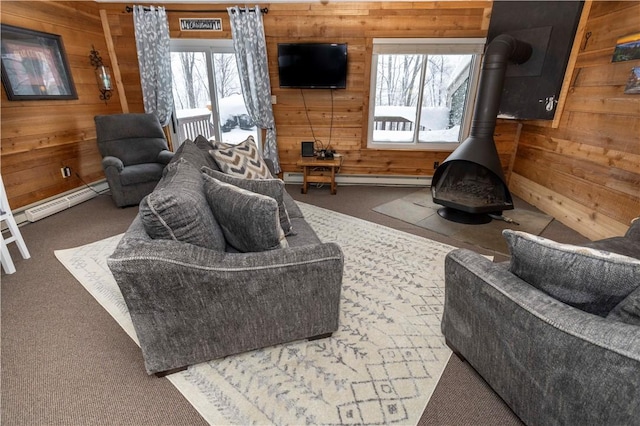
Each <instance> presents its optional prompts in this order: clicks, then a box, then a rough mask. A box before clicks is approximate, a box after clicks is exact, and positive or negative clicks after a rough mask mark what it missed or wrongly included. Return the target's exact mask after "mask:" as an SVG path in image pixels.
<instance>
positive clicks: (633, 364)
mask: <svg viewBox="0 0 640 426" xmlns="http://www.w3.org/2000/svg"><path fill="white" fill-rule="evenodd" d="M504 235H505V238H506V239H507V242H508V245H509V248H510V251H511V260H510V261H508V262H502V263H493V262H491V261H490V260H487V259H486V258H485V257H483V256H481V255H479V254H477V253H475V252H472V251H469V250H464V249H457V250H454V251H452V252H450V253H449V254H448V255H447V257H446V261H445V306H444V313H443V319H442V331H443V333H444V336H445V339H446V341H447V344H448V345H449V346H450V347H451V348H452V349H453V350H454V352H456V353H457V354H458V355H459V356H461V357H462V358H464V359H466V361H468V362H469V364H470V365H471V366H472V367H473V368H474V369H475V370H476V371H477V372H478V373H479V374H480V375H481V376H482V377H483V378H484V379H485V380H486V382H487V383H488V384H489V385H490V386H491V387H492V388H493V389H494V390H495V391H496V392H497V393H498V395H500V397H502V399H503V400H504V401H505V402H506V403H507V404H508V405H509V407H511V409H512V410H513V411H514V412H515V413H516V414H517V415H518V416H519V417H520V419H521V420H523V421H524V422H525V423H526V424H528V425H638V424H640V260H639V259H640V220H636V221H635V222H634V223H632V225H631V227H630V228H629V230H628V231H627V233H626V235H625V236H623V237H615V238H609V239H606V240H601V241H596V242H592V243H589V244H586V245H585V246H582V247H580V246H570V245H566V244H558V243H555V242H553V241H549V240H545V239H543V238H540V237H536V236H531V235H528V234H524V233H521V232H514V231H504Z"/></svg>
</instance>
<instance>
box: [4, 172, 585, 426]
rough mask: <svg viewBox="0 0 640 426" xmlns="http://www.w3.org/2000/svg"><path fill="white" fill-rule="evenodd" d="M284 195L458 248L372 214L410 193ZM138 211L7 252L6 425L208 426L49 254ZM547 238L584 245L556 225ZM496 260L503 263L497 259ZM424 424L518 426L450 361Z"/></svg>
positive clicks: (76, 225) (74, 221)
mask: <svg viewBox="0 0 640 426" xmlns="http://www.w3.org/2000/svg"><path fill="white" fill-rule="evenodd" d="M299 188H300V186H299V185H288V186H287V189H288V190H289V192H290V193H291V194H292V195H293V196H294V198H296V199H298V200H302V201H304V202H306V203H309V204H314V205H317V206H320V207H324V208H329V209H332V210H336V211H339V212H341V213H345V214H349V215H352V216H356V217H359V218H362V219H365V220H369V221H372V222H376V223H380V224H382V225H386V226H390V227H392V228H395V229H399V230H403V231H405V232H411V233H413V234H416V235H421V236H423V237H426V238H431V239H433V240H437V241H442V242H445V243H447V244H451V245H455V246H465V247H468V248H472V249H477V250H478V251H480V252H482V253H483V254H495V255H496V257H497V258H500V256H501V255H500V254H496V253H492V252H491V251H488V250H485V249H478V248H475V247H474V246H472V245H470V244H468V243H464V242H459V241H457V240H454V239H452V238H449V237H446V236H444V235H442V234H438V233H436V232H432V231H429V230H427V229H424V228H420V227H417V226H415V225H411V224H408V223H407V222H403V221H401V220H398V219H394V218H391V217H389V216H385V215H383V214H380V213H377V212H375V211H373V210H372V208H373V207H375V206H378V205H380V204H383V203H386V202H389V201H392V200H395V199H398V198H401V197H403V196H405V195H408V194H410V193H412V192H415V191H416V189H415V188H389V187H364V186H346V187H339V188H338V193H337V195H330V194H329V191H328V190H327V188H313V187H312V188H310V189H309V193H308V194H307V195H301V194H300V189H299ZM136 213H137V208H135V207H130V208H125V209H119V208H117V207H115V206H114V205H113V203H112V201H111V199H110V197H109V196H104V195H102V196H99V197H96V198H94V199H92V200H90V201H87V202H85V203H82V204H80V205H78V206H75V207H73V208H71V209H68V210H66V211H64V212H61V213H58V214H55V215H53V216H50V217H48V218H45V219H43V220H40V221H38V222H35V223H32V224H28V225H25V226H23V227H21V232H22V235H23V237H24V239H25V242H26V244H27V246H28V247H29V251H30V252H31V259H28V260H23V259H22V258H21V257H20V255H19V253H18V250H17V247H15V244H10V251H11V253H12V255H13V259H14V261H15V265H16V269H17V272H16V273H15V274H13V275H5V274H4V273H3V274H2V297H1V327H2V329H1V332H2V347H1V363H2V365H1V382H2V396H1V401H0V402H1V405H2V424H6V425H105V424H109V425H111V424H123V425H124V424H126V425H198V424H204V423H205V422H204V420H202V418H201V417H200V415H199V414H198V413H197V412H196V411H195V409H193V407H192V406H191V405H190V404H189V403H188V402H187V401H186V400H185V399H184V398H183V397H182V395H181V394H180V393H179V392H178V391H177V390H176V388H175V387H174V386H173V385H172V384H171V383H170V382H169V381H168V380H166V379H158V378H155V377H149V376H147V374H146V373H145V370H144V366H143V362H142V355H141V353H140V349H139V348H138V347H137V346H136V345H135V343H134V342H133V341H132V340H131V339H130V338H129V337H128V336H127V335H126V333H125V332H124V331H123V330H122V329H121V328H120V326H119V325H118V324H117V323H116V322H115V320H113V318H111V316H110V315H109V314H108V313H107V312H106V311H105V310H104V309H103V308H102V307H101V306H100V305H99V304H98V303H97V302H96V301H95V299H94V298H93V297H92V296H90V295H89V294H88V293H87V292H86V291H85V290H84V288H83V287H82V286H81V285H80V284H79V283H78V282H77V281H76V280H75V279H74V278H73V277H72V276H71V274H69V272H67V270H66V269H65V268H64V267H63V266H62V264H60V263H59V262H58V261H57V259H56V258H55V256H54V254H53V251H54V250H57V249H64V248H70V247H76V246H79V245H82V244H87V243H90V242H93V241H97V240H99V239H102V238H106V237H109V236H112V235H115V234H118V233H121V232H124V231H125V230H126V229H127V227H128V226H129V224H130V222H131V221H132V219H133V217H134V216H135V215H136ZM542 235H543V236H547V237H549V238H554V239H557V240H558V241H564V242H568V243H572V242H574V243H575V242H583V241H586V239H584V238H583V237H581V236H579V235H578V234H576V233H575V232H573V231H571V230H569V229H568V228H566V227H564V226H562V225H560V224H558V223H557V222H555V221H553V222H552V223H551V224H550V225H549V226H548V227H547V228H546V229H545V231H544V232H543V234H542ZM502 258H504V257H503V256H502ZM420 424H424V425H426V424H429V425H454V424H476V425H482V424H487V425H488V424H492V425H496V424H502V425H510V424H513V425H515V424H520V422H519V420H518V419H517V417H516V416H515V415H514V414H513V413H512V412H511V410H510V409H509V408H508V407H507V406H506V405H505V404H504V403H503V402H502V400H501V399H500V398H499V397H498V396H497V395H496V394H495V393H494V392H493V391H492V390H491V389H490V388H489V387H488V386H487V385H486V384H485V382H484V381H483V380H482V379H481V378H480V377H479V376H478V375H477V374H476V373H475V372H474V371H473V370H472V369H471V368H470V367H469V366H468V365H467V364H466V363H462V362H461V361H460V360H458V359H457V358H456V357H455V356H452V358H451V360H450V361H449V364H448V365H447V368H446V369H445V372H444V374H443V377H442V379H441V380H440V382H439V383H438V386H437V388H436V390H435V393H434V395H433V397H432V398H431V401H430V402H429V404H428V406H427V408H426V410H425V412H424V414H423V416H422V419H421V423H420Z"/></svg>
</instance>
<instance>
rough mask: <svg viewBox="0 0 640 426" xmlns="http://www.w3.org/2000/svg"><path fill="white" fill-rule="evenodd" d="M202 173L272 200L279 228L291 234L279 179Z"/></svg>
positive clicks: (205, 168)
mask: <svg viewBox="0 0 640 426" xmlns="http://www.w3.org/2000/svg"><path fill="white" fill-rule="evenodd" d="M202 172H203V173H206V174H207V175H209V176H211V177H212V178H215V179H218V180H219V181H221V182H225V183H229V184H231V185H235V186H237V187H239V188H242V189H246V190H247V191H251V192H255V193H257V194H262V195H266V196H268V197H271V198H273V199H274V200H276V201H277V203H278V215H279V217H280V226H281V227H282V230H283V231H284V234H285V235H289V234H290V233H291V221H290V219H289V215H288V214H287V208H286V207H285V205H284V200H283V194H284V193H285V189H284V182H283V181H282V180H280V179H244V178H240V177H235V176H232V175H228V174H225V173H222V172H218V171H216V170H211V169H209V168H208V167H203V168H202Z"/></svg>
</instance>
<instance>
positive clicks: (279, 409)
mask: <svg viewBox="0 0 640 426" xmlns="http://www.w3.org/2000/svg"><path fill="white" fill-rule="evenodd" d="M300 206H301V208H302V210H303V212H304V215H305V217H306V218H307V220H308V221H309V223H310V224H311V225H312V226H313V228H314V229H315V230H316V232H317V233H318V236H319V237H320V238H321V239H322V240H323V241H335V242H337V243H338V244H340V246H341V247H342V250H343V251H344V254H345V270H344V279H343V287H342V300H341V317H340V328H339V330H338V331H337V332H335V333H334V334H333V336H332V337H331V338H328V339H322V340H317V341H313V342H308V341H297V342H292V343H289V344H284V345H279V346H275V347H269V348H265V349H260V350H256V351H252V352H248V353H244V354H240V355H235V356H229V357H227V358H224V359H219V360H214V361H210V362H207V363H202V364H198V365H195V366H191V367H190V368H189V369H188V370H186V371H183V372H180V373H176V374H172V375H170V376H167V378H168V379H169V380H170V381H171V382H172V383H173V384H174V385H175V386H176V387H177V388H178V389H179V390H180V392H182V394H183V395H184V396H185V397H186V398H187V400H189V402H190V403H191V404H192V405H193V406H194V407H195V408H196V409H197V410H198V412H199V413H200V414H201V415H202V416H203V417H204V419H205V420H207V421H208V422H209V423H210V424H239V425H246V424H278V425H285V424H304V423H306V424H309V423H310V424H369V425H372V424H403V425H408V424H409V425H415V424H417V422H418V420H419V419H420V416H421V415H422V412H423V411H424V408H425V407H426V405H427V402H428V401H429V398H430V397H431V395H432V393H433V390H434V389H435V386H436V384H437V383H438V380H439V378H440V376H441V374H442V372H443V370H444V367H445V366H446V363H447V361H448V359H449V357H450V355H451V351H450V350H449V349H448V348H447V347H446V345H445V343H444V337H443V336H442V334H441V332H440V319H441V314H442V306H443V301H444V300H443V298H444V257H445V255H446V254H447V253H448V252H449V251H450V250H452V249H453V247H451V246H447V245H444V244H440V243H437V242H434V241H430V240H427V239H424V238H421V237H417V236H414V235H411V234H407V233H404V232H400V231H396V230H393V229H391V228H387V227H384V226H380V225H377V224H374V223H370V222H366V221H363V220H360V219H357V218H354V217H351V216H346V215H343V214H340V213H336V212H333V211H330V210H325V209H322V208H319V207H315V206H310V205H306V204H303V203H300ZM120 238H121V236H120V235H117V236H114V237H111V238H107V239H105V240H102V241H98V242H95V243H92V244H88V245H85V246H81V247H77V248H73V249H68V250H59V251H56V253H55V254H56V256H57V257H58V259H59V260H60V262H62V264H63V265H64V266H65V267H66V268H67V269H68V270H69V271H70V272H71V273H72V274H73V275H74V277H75V278H76V279H77V280H78V281H79V282H80V283H81V284H82V285H83V286H84V287H85V288H86V289H87V290H88V291H89V293H91V294H92V295H93V296H94V297H95V298H96V300H97V301H98V302H99V303H100V304H101V305H102V306H103V307H104V308H105V309H106V310H107V311H108V312H109V313H110V314H111V315H112V316H113V317H114V319H116V321H117V322H118V323H119V324H120V325H121V326H122V328H123V329H124V330H125V331H126V332H127V333H128V334H129V336H131V338H132V339H133V340H134V341H136V343H137V338H136V334H135V331H134V329H133V326H132V324H131V319H130V317H129V314H128V311H127V307H126V304H125V302H124V300H123V298H122V295H121V293H120V290H119V288H118V286H117V284H116V283H115V280H114V279H113V277H112V275H111V273H110V271H109V269H108V267H107V265H106V258H107V257H108V256H109V255H110V254H111V253H112V252H113V250H114V249H115V246H116V244H117V243H118V241H119V239H120ZM158 380H159V379H158Z"/></svg>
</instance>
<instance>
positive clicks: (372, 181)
mask: <svg viewBox="0 0 640 426" xmlns="http://www.w3.org/2000/svg"><path fill="white" fill-rule="evenodd" d="M283 180H284V183H300V184H301V183H302V181H303V176H302V173H296V172H285V173H284V174H283ZM336 183H338V184H342V185H379V186H416V187H427V186H431V176H390V175H336Z"/></svg>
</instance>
